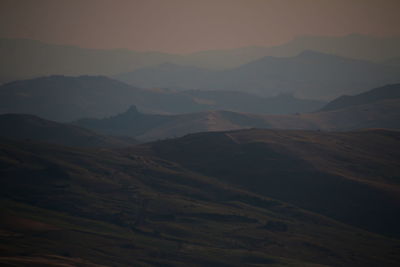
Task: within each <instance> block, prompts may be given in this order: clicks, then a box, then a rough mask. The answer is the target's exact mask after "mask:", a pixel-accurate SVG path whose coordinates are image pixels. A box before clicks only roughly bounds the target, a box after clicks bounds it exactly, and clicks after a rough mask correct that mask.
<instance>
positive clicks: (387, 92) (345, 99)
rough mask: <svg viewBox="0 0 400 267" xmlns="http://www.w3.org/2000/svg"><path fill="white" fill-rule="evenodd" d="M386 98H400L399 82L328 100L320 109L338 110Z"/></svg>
mask: <svg viewBox="0 0 400 267" xmlns="http://www.w3.org/2000/svg"><path fill="white" fill-rule="evenodd" d="M386 99H400V84H392V85H386V86H383V87H379V88H375V89H372V90H370V91H367V92H364V93H361V94H358V95H353V96H348V95H344V96H341V97H339V98H337V99H335V100H333V101H331V102H329V103H328V104H327V105H325V106H324V107H323V108H322V109H321V110H323V111H329V110H338V109H342V108H347V107H351V106H357V105H364V104H370V103H374V102H378V101H382V100H386Z"/></svg>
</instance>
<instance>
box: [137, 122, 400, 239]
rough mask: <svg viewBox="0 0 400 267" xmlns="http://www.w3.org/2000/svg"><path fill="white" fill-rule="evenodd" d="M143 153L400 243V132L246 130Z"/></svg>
mask: <svg viewBox="0 0 400 267" xmlns="http://www.w3.org/2000/svg"><path fill="white" fill-rule="evenodd" d="M138 149H139V150H141V151H144V152H143V153H145V154H149V155H154V156H157V157H161V158H163V159H166V160H170V161H174V162H177V163H179V164H180V165H181V166H183V167H185V168H187V169H189V170H192V171H195V172H198V173H201V174H203V175H207V176H211V177H215V178H217V179H219V180H221V181H224V182H228V183H231V184H235V185H238V186H241V187H243V188H245V189H247V190H250V191H253V192H256V193H259V194H262V195H265V196H268V197H273V198H276V199H279V200H281V201H285V202H288V203H291V204H293V205H296V206H299V207H302V208H304V209H308V210H311V211H313V212H317V213H320V214H323V215H325V216H328V217H331V218H334V219H336V220H339V221H342V222H344V223H348V224H352V225H354V226H357V227H360V228H364V229H367V230H369V231H373V232H377V233H381V234H385V235H387V236H396V237H400V229H399V228H398V224H399V222H400V214H399V207H400V197H399V192H400V181H399V176H398V174H399V172H400V161H399V158H400V152H399V151H400V132H399V131H389V130H367V131H357V132H345V133H338V132H331V133H326V132H316V131H314V132H313V131H288V130H261V129H259V130H258V129H252V130H239V131H231V132H218V133H199V134H192V135H187V136H185V137H183V138H179V139H173V140H166V141H159V142H154V143H150V144H145V145H143V146H142V148H140V147H139V148H138Z"/></svg>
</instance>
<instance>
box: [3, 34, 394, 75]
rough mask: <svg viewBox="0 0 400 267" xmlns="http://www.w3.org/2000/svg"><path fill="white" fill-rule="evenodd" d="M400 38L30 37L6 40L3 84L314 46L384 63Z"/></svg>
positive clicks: (227, 64) (223, 60)
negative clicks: (143, 47) (129, 45)
mask: <svg viewBox="0 0 400 267" xmlns="http://www.w3.org/2000/svg"><path fill="white" fill-rule="evenodd" d="M399 47H400V38H396V37H395V38H377V37H370V36H363V35H354V34H353V35H348V36H343V37H322V36H306V37H299V38H296V39H294V40H293V41H290V42H288V43H286V44H283V45H281V46H275V47H245V48H239V49H230V50H210V51H202V52H198V53H193V54H186V55H173V54H166V53H160V52H137V51H130V50H127V49H115V50H99V49H86V48H80V47H74V46H65V45H52V44H46V43H42V42H39V41H33V40H26V39H0V58H1V59H2V61H1V63H0V64H2V66H3V67H2V68H1V71H0V83H3V82H9V81H12V80H19V79H27V78H33V77H38V76H45V75H54V74H63V75H115V74H118V73H124V72H130V71H134V70H136V69H139V68H143V67H148V66H155V65H159V64H162V63H166V62H170V63H175V64H180V65H190V66H196V67H201V68H209V69H227V68H234V67H237V66H240V65H242V64H246V63H249V62H251V61H254V60H257V59H260V58H262V57H264V56H279V57H290V56H294V55H297V54H299V53H301V52H302V51H304V50H314V51H319V52H323V53H330V54H335V55H339V56H343V57H349V58H355V59H363V60H371V61H376V62H380V61H383V60H389V59H391V58H396V57H399V56H400V50H399Z"/></svg>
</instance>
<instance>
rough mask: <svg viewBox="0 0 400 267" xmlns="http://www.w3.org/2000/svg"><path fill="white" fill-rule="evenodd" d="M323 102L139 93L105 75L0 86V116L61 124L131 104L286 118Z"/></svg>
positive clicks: (163, 110)
mask: <svg viewBox="0 0 400 267" xmlns="http://www.w3.org/2000/svg"><path fill="white" fill-rule="evenodd" d="M323 104H324V103H323V102H321V101H313V100H307V99H298V98H294V97H290V96H287V97H283V96H279V97H274V98H258V97H257V96H254V95H250V94H246V93H238V92H223V93H219V92H213V91H210V92H201V93H200V92H195V91H192V92H176V91H172V90H163V89H159V90H157V89H139V88H135V87H132V86H130V85H128V84H124V83H121V82H119V81H116V80H112V79H109V78H107V77H104V76H79V77H68V76H48V77H41V78H36V79H31V80H23V81H15V82H11V83H8V84H5V85H2V86H0V114H1V113H26V114H33V115H36V116H40V117H43V118H45V119H49V120H55V121H62V122H65V121H72V120H77V119H80V118H83V117H93V118H103V117H107V116H111V115H114V114H117V113H121V112H123V111H125V110H126V109H128V108H129V107H130V106H131V105H136V106H137V107H138V108H139V109H140V110H142V111H144V112H147V113H161V114H175V113H187V112H198V111H203V110H216V109H228V110H234V111H239V112H240V111H243V112H260V113H272V114H274V113H282V114H287V113H293V112H308V111H314V110H317V109H319V108H321V107H322V106H323Z"/></svg>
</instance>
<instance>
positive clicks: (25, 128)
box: [0, 114, 136, 148]
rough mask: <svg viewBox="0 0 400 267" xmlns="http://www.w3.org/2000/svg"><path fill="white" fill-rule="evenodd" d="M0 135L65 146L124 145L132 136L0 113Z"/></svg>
mask: <svg viewBox="0 0 400 267" xmlns="http://www.w3.org/2000/svg"><path fill="white" fill-rule="evenodd" d="M0 128H1V131H0V137H3V138H13V139H29V140H34V141H41V142H49V143H55V144H60V145H66V146H79V147H108V148H111V147H114V148H115V147H126V146H129V145H133V144H136V141H135V140H134V139H133V138H121V137H119V138H118V137H111V136H105V135H102V134H98V133H95V132H93V131H90V130H87V129H84V128H81V127H78V126H75V125H70V124H63V123H57V122H53V121H48V120H44V119H41V118H39V117H36V116H33V115H26V114H3V115H0Z"/></svg>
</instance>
